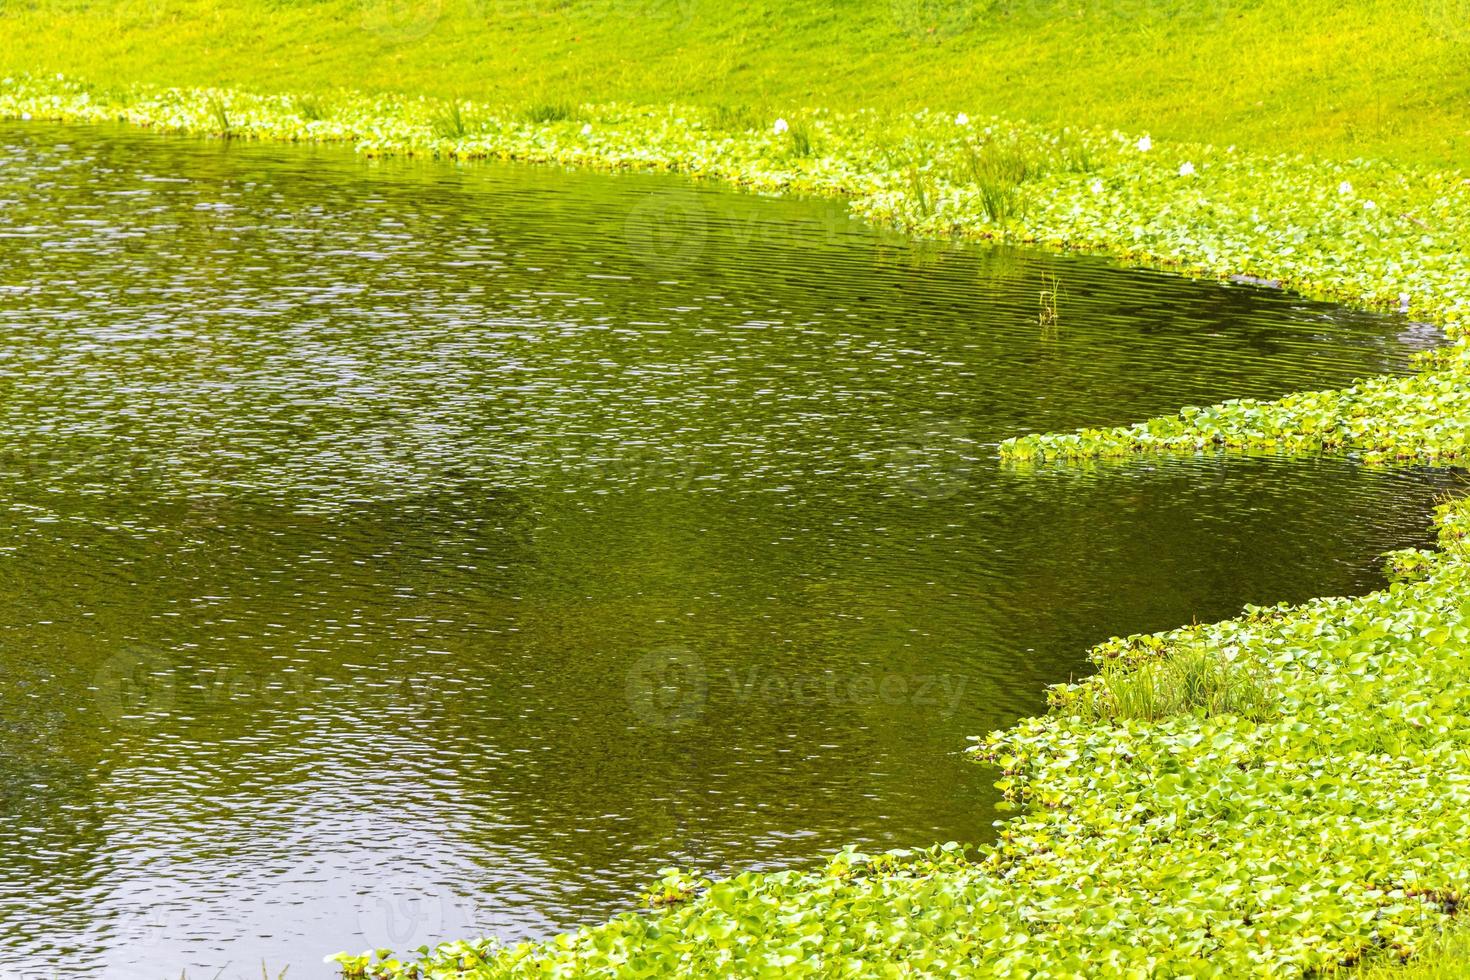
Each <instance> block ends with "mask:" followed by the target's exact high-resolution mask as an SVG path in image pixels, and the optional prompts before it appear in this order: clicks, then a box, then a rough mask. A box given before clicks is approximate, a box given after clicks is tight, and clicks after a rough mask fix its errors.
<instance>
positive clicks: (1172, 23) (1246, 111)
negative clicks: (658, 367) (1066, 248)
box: [0, 0, 1470, 166]
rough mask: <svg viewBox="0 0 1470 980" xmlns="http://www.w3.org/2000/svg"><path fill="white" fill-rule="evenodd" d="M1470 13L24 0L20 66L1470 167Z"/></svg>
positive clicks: (1038, 3) (7, 3) (2, 47)
mask: <svg viewBox="0 0 1470 980" xmlns="http://www.w3.org/2000/svg"><path fill="white" fill-rule="evenodd" d="M1467 69H1470V3H1467V0H1358V2H1350V3H1333V2H1327V0H953V2H952V0H845V2H825V0H823V2H819V0H785V2H770V0H767V2H764V3H750V2H735V3H723V2H717V0H561V2H558V0H295V2H293V0H228V2H226V0H32V2H30V3H27V2H26V0H4V2H0V72H3V73H18V72H24V71H46V72H56V71H61V72H65V73H67V74H68V75H74V76H79V77H83V78H86V79H88V80H89V81H92V82H94V83H97V84H100V85H104V86H115V85H121V84H131V83H140V82H141V83H152V84H159V85H209V86H225V87H232V88H240V89H245V90H250V91H256V92H266V93H268V92H287V91H289V92H310V91H318V90H325V89H336V88H342V87H348V88H353V89H358V90H361V91H364V92H367V93H369V94H372V93H384V92H404V93H411V94H415V95H428V96H436V97H442V98H466V99H473V100H477V101H485V102H490V103H497V102H504V103H525V102H528V101H535V100H544V101H551V102H563V101H569V102H574V103H575V102H608V101H620V102H629V103H637V104H659V103H666V102H669V101H677V102H680V103H684V104H696V105H718V104H728V105H732V106H741V107H755V108H762V109H766V108H774V109H778V110H783V111H789V110H791V109H799V108H803V107H814V106H821V107H824V108H828V109H832V110H843V109H854V108H878V109H888V108H905V109H907V108H917V107H928V108H932V109H936V110H947V111H956V110H964V111H967V112H970V113H977V112H978V113H984V114H986V115H991V114H997V115H1002V116H1006V117H1009V118H1013V119H1021V120H1029V121H1032V122H1037V123H1041V124H1047V125H1056V124H1066V125H1103V126H1109V127H1117V128H1121V129H1124V130H1127V131H1131V132H1139V131H1150V132H1152V133H1153V134H1154V135H1155V136H1162V137H1167V138H1177V139H1186V140H1192V141H1197V142H1208V143H1216V144H1220V145H1226V144H1231V143H1236V144H1240V145H1242V146H1248V147H1250V148H1252V149H1256V150H1263V151H1308V152H1313V153H1321V154H1325V155H1328V156H1334V157H1338V158H1350V157H1355V156H1360V155H1367V156H1377V157H1384V158H1390V159H1394V160H1402V161H1404V162H1419V163H1430V164H1435V165H1441V166H1442V165H1456V166H1458V165H1460V164H1461V163H1463V162H1465V161H1467V160H1470V134H1467V131H1470V111H1467V108H1466V107H1467V106H1470V70H1467Z"/></svg>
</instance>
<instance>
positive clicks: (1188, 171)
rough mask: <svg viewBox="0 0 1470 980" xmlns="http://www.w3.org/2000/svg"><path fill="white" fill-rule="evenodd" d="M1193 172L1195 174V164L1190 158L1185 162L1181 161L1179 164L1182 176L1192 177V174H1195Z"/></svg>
mask: <svg viewBox="0 0 1470 980" xmlns="http://www.w3.org/2000/svg"><path fill="white" fill-rule="evenodd" d="M1193 174H1194V164H1192V163H1190V162H1189V161H1188V160H1185V161H1184V162H1183V163H1181V164H1180V165H1179V176H1181V177H1190V176H1193Z"/></svg>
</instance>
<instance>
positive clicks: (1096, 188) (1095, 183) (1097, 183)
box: [1087, 177, 1103, 194]
mask: <svg viewBox="0 0 1470 980" xmlns="http://www.w3.org/2000/svg"><path fill="white" fill-rule="evenodd" d="M1087 186H1088V188H1090V189H1091V190H1092V193H1094V194H1101V193H1102V192H1103V182H1102V180H1101V178H1097V177H1094V178H1093V180H1092V183H1090V184H1088V185H1087Z"/></svg>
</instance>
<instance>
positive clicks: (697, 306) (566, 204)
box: [0, 125, 1447, 978]
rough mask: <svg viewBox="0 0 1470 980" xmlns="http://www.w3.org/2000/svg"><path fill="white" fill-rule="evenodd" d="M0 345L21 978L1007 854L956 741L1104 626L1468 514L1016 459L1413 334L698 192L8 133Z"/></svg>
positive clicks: (1425, 490) (279, 950) (1089, 265)
mask: <svg viewBox="0 0 1470 980" xmlns="http://www.w3.org/2000/svg"><path fill="white" fill-rule="evenodd" d="M1050 277H1056V280H1057V281H1058V282H1059V283H1060V291H1059V304H1058V310H1059V319H1058V322H1056V323H1055V324H1047V325H1043V324H1042V323H1041V322H1040V320H1041V318H1040V317H1039V308H1038V307H1039V298H1040V292H1041V290H1042V289H1043V288H1045V284H1046V282H1048V281H1050ZM0 328H3V333H0V493H3V498H0V499H3V505H0V506H3V513H4V515H5V518H6V520H5V522H4V523H3V525H0V667H3V670H4V676H5V679H6V683H5V685H4V686H3V688H0V745H3V750H4V751H3V756H0V858H3V860H0V976H9V975H11V974H16V975H21V976H27V977H29V976H49V975H51V974H52V973H53V972H55V973H59V974H60V975H64V976H68V977H70V976H88V975H90V976H97V977H109V978H111V977H123V978H128V977H147V978H162V977H177V976H178V975H179V973H180V971H181V970H185V969H187V970H188V971H189V975H190V976H191V977H196V976H202V977H213V976H215V975H216V973H217V972H219V971H223V972H220V974H219V975H221V976H226V977H228V976H246V975H252V976H259V964H260V963H261V961H262V960H264V961H265V962H266V963H267V964H269V965H270V966H271V967H272V970H273V973H274V971H278V970H279V969H281V968H282V967H285V966H287V965H289V966H290V968H291V972H290V974H289V975H290V976H291V977H312V976H320V975H323V974H325V973H327V972H328V971H327V968H326V967H325V966H323V965H321V962H320V959H321V956H322V954H324V953H328V952H332V951H334V950H337V949H343V948H351V949H361V948H365V947H367V946H370V945H372V946H378V945H392V946H396V947H412V946H416V945H418V944H420V943H424V942H431V941H435V940H438V939H443V938H455V937H459V936H463V935H466V934H469V933H474V932H494V933H497V934H500V935H502V936H505V937H526V936H537V935H545V934H547V933H549V932H551V931H553V930H556V929H559V928H562V927H567V926H571V925H574V924H576V923H578V922H582V921H587V920H591V919H596V918H600V917H602V916H605V915H607V914H609V913H611V912H614V911H617V910H620V909H623V908H627V907H629V906H630V904H631V896H632V895H633V893H634V892H635V891H636V889H637V887H638V886H639V885H640V884H642V883H644V882H646V881H648V880H649V879H650V878H651V877H652V876H653V872H654V871H655V869H657V868H659V867H661V866H663V865H667V864H670V863H678V864H682V865H693V866H695V867H699V868H701V869H704V870H706V871H710V872H719V871H722V870H725V869H729V868H731V867H749V866H756V867H776V866H799V865H802V864H804V863H807V862H811V861H814V860H816V859H817V858H819V857H820V856H821V855H822V854H823V853H824V852H827V851H830V850H832V849H834V848H836V847H838V846H840V845H841V844H843V843H846V842H850V841H857V842H863V843H866V844H871V845H875V846H900V845H910V844H927V843H931V842H934V841H938V840H945V839H962V840H963V839H980V838H983V837H985V836H986V835H987V834H988V833H989V825H990V822H991V821H992V820H993V819H994V818H995V814H994V810H993V804H994V797H995V794H994V792H993V790H992V789H991V787H990V781H991V779H992V778H993V776H992V774H990V773H988V772H987V771H985V770H982V769H979V768H977V767H974V766H972V765H970V764H968V763H966V762H965V761H964V760H963V759H962V758H961V756H960V752H961V750H962V749H963V748H964V746H965V744H966V741H965V740H966V736H969V735H972V734H981V733H984V732H986V731H988V730H990V729H993V728H997V727H1002V726H1005V725H1007V724H1009V723H1011V722H1012V721H1013V720H1015V719H1016V718H1017V717H1018V716H1020V715H1023V714H1026V713H1031V712H1034V711H1036V710H1039V709H1040V708H1041V707H1042V703H1043V695H1042V690H1043V687H1044V685H1045V684H1047V683H1049V682H1053V681H1057V680H1061V679H1065V678H1066V677H1068V676H1069V675H1072V674H1074V673H1077V672H1080V671H1083V670H1085V669H1086V665H1085V662H1084V659H1083V653H1084V651H1085V649H1086V647H1087V646H1088V645H1089V644H1090V643H1093V642H1096V641H1099V640H1102V639H1105V638H1107V637H1108V636H1110V635H1112V634H1115V633H1129V632H1137V631H1142V630H1156V629H1162V628H1167V627H1170V626H1174V625H1178V624H1180V623H1184V622H1187V621H1189V620H1190V619H1191V618H1199V619H1211V618H1219V617H1221V616H1225V615H1229V614H1231V613H1233V612H1234V611H1235V610H1237V609H1238V607H1239V606H1240V605H1241V604H1242V603H1244V602H1247V601H1253V602H1266V601H1275V600H1278V599H1304V598H1306V597H1308V596H1311V595H1314V594H1321V593H1341V592H1346V591H1361V590H1366V589H1370V588H1373V587H1376V586H1378V585H1380V584H1381V580H1380V578H1379V574H1378V572H1377V571H1376V562H1375V560H1374V556H1375V554H1376V553H1377V552H1380V551H1382V550H1385V549H1388V548H1393V547H1403V546H1407V545H1411V544H1418V543H1421V542H1423V541H1424V540H1426V538H1427V531H1426V528H1427V517H1426V514H1427V511H1428V508H1429V506H1430V505H1431V503H1432V501H1433V498H1434V496H1435V495H1436V494H1437V493H1441V492H1443V491H1444V490H1445V489H1446V488H1447V484H1446V483H1445V482H1444V480H1443V478H1441V477H1437V476H1435V475H1433V474H1430V473H1425V472H1419V471H1413V472H1403V471H1401V472H1375V471H1366V470H1364V469H1362V468H1360V467H1358V466H1357V465H1355V464H1354V463H1352V462H1351V461H1338V460H1329V461H1299V462H1292V463H1283V462H1280V461H1275V460H1270V459H1242V458H1235V459H1216V458H1204V459H1172V460H1134V461H1129V462H1126V463H1119V464H1110V465H1095V466H1087V467H1080V466H1078V467H1064V468H1053V469H1042V470H1038V471H1018V470H1013V469H1006V468H1004V467H1002V466H1001V465H1000V464H999V463H998V462H997V461H996V460H995V459H994V445H995V443H996V442H997V441H999V440H1000V439H1003V438H1005V437H1007V436H1010V435H1014V434H1017V433H1021V432H1028V431H1034V430H1041V429H1054V428H1072V427H1076V426H1081V425H1095V424H1106V423H1114V422H1123V421H1128V420H1132V419H1136V418H1139V417H1143V416H1147V415H1150V414H1154V413H1158V412H1162V411H1169V410H1172V409H1173V408H1175V407H1177V406H1178V405H1181V404H1187V403H1200V402H1206V401H1212V400H1217V399H1220V398H1226V397H1232V396H1244V395H1251V396H1269V395H1274V394H1279V393H1282V392H1285V391H1288V390H1291V389H1294V388H1300V387H1303V386H1323V385H1336V384H1341V383H1344V382H1347V381H1349V380H1351V379H1352V378H1354V377H1355V376H1359V375H1362V374H1367V373H1377V372H1383V371H1396V370H1403V369H1404V368H1405V366H1406V359H1407V356H1408V354H1409V353H1410V352H1411V351H1412V350H1413V349H1416V348H1419V347H1423V346H1425V345H1427V344H1431V343H1433V342H1434V341H1435V337H1434V336H1433V334H1432V333H1430V332H1427V331H1425V330H1423V329H1422V328H1420V327H1417V326H1415V325H1413V324H1409V323H1407V322H1405V321H1403V320H1397V319H1387V318H1377V317H1369V316H1365V315H1359V314H1354V313H1347V312H1343V311H1340V310H1336V309H1333V308H1331V307H1327V306H1323V305H1319V304H1314V303H1310V302H1305V301H1302V300H1300V299H1299V298H1295V297H1292V296H1290V295H1288V294H1284V293H1280V292H1271V291H1262V290H1257V289H1253V288H1245V287H1238V286H1217V285H1212V284H1200V283H1191V282H1186V281H1182V280H1179V279H1175V278H1171V277H1169V276H1165V275H1161V274H1155V273H1150V272H1142V271H1124V270H1120V269H1117V268H1115V267H1113V266H1112V265H1110V264H1108V263H1106V262H1103V261H1099V260H1095V259H1087V258H1060V257H1049V256H1042V255H1035V254H1028V253H1023V252H1012V251H1001V250H983V249H977V248H968V247H966V248H960V247H942V246H935V245H913V244H906V243H904V242H902V241H899V240H896V239H894V238H892V237H888V236H883V235H880V234H877V233H874V232H871V231H869V230H865V229H864V228H863V227H862V226H861V225H858V224H856V223H854V222H851V221H849V220H848V219H847V218H846V217H845V216H844V214H843V212H842V210H841V208H840V207H838V206H837V205H834V204H831V203H828V202H812V201H801V200H771V199H763V198H758V197H753V196H748V195H739V194H735V193H732V192H728V191H724V190H719V189H715V188H711V187H706V186H699V185H690V184H686V183H683V182H681V181H678V180H675V179H672V178H657V177H649V176H618V177H614V176H600V175H589V174H569V173H562V172H558V171H555V170H552V169H531V168H515V167H508V166H506V167H503V166H491V165H486V166H478V167H473V168H463V169H457V168H454V167H451V166H448V165H439V164H432V165H430V164H404V163H400V164H391V165H389V164H373V163H370V162H366V161H362V160H359V159H357V158H355V157H353V156H352V155H351V154H350V153H345V152H339V151H335V150H332V151H328V150H319V149H310V148H304V147H268V146H253V145H242V144H227V143H219V142H195V141H186V140H171V139H166V138H162V137H155V136H149V135H146V134H139V133H135V132H129V131H111V130H106V129H88V130H80V129H78V130H69V129H60V128H49V127H43V126H37V125H26V126H20V125H9V126H0ZM7 971H8V972H7Z"/></svg>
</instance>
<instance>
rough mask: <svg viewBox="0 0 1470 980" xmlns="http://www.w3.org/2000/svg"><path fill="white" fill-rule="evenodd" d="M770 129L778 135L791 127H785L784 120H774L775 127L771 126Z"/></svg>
mask: <svg viewBox="0 0 1470 980" xmlns="http://www.w3.org/2000/svg"><path fill="white" fill-rule="evenodd" d="M771 128H772V129H773V130H775V131H776V132H777V133H778V134H779V133H784V132H786V131H787V130H788V129H790V128H791V127H790V126H788V125H786V120H784V119H777V120H776V125H774V126H772V127H771Z"/></svg>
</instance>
